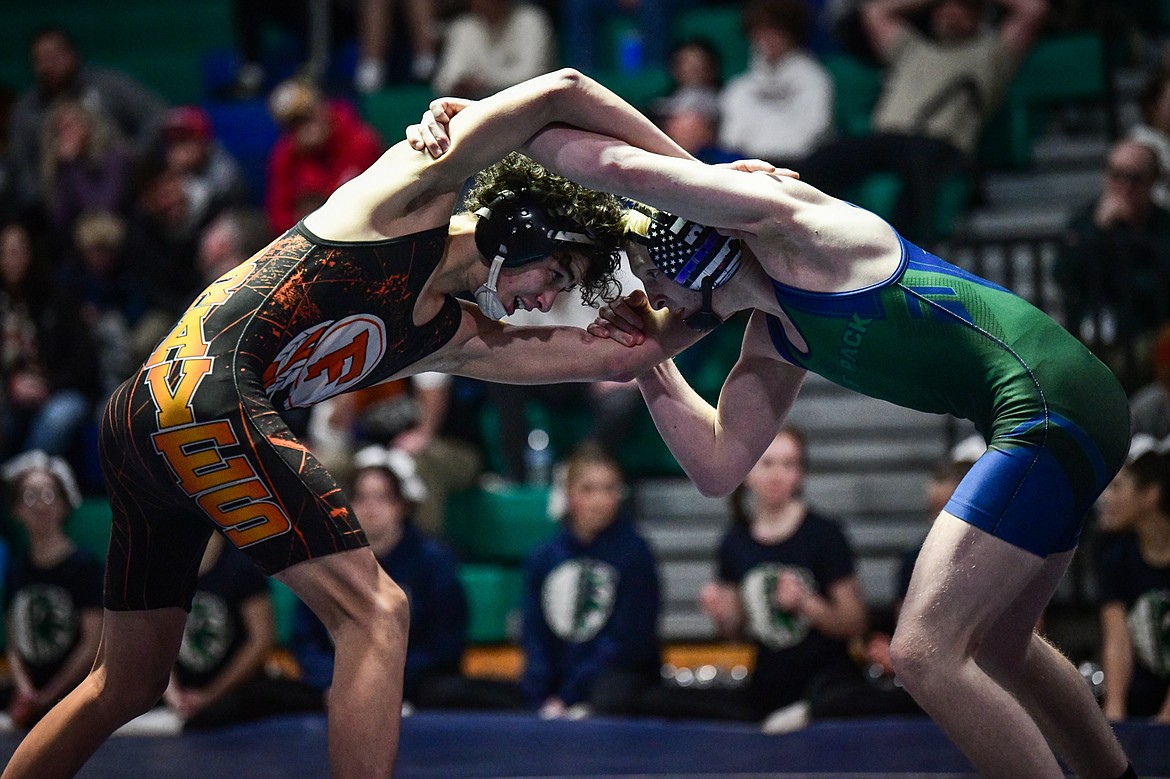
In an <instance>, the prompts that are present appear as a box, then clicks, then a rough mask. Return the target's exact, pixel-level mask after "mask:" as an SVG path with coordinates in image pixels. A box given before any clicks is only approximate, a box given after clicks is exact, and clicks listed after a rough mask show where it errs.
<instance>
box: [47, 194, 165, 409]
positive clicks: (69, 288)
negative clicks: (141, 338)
mask: <svg viewBox="0 0 1170 779" xmlns="http://www.w3.org/2000/svg"><path fill="white" fill-rule="evenodd" d="M125 243H126V220H124V219H123V218H122V217H121V216H119V215H117V214H113V213H110V212H108V211H94V212H89V213H85V214H82V215H81V216H80V217H79V218H78V220H77V224H76V226H75V227H74V229H73V245H74V249H75V250H76V251H75V254H76V256H75V257H71V258H70V259H69V261H68V262H67V263H66V264H65V265H64V266H63V267H62V268H61V269H60V271H59V272H58V274H57V284H58V285H60V289H61V291H62V292H63V293H64V295H65V297H66V298H67V299H69V300H72V301H75V302H76V303H77V305H78V312H79V314H80V317H81V321H82V323H83V324H84V326H85V327H86V328H87V329H88V330H89V332H90V334H91V336H92V340H93V345H94V349H95V352H96V355H95V356H96V360H97V366H98V385H99V391H98V395H99V397H103V398H104V397H105V396H106V395H108V394H109V393H110V392H112V391H113V390H114V388H115V387H117V386H118V385H119V384H121V383H122V382H123V381H125V379H126V377H127V376H129V375H130V372H131V371H132V370H133V368H134V367H135V363H133V362H131V348H130V344H131V342H132V337H131V331H132V329H133V328H134V327H135V326H136V325H137V324H138V320H139V319H140V318H141V317H142V315H143V313H144V312H145V310H146V296H145V294H144V292H143V291H142V288H141V285H140V283H139V282H138V280H137V279H136V278H134V277H133V276H132V275H131V274H130V273H129V272H128V271H127V269H126V263H125V257H124V251H125Z"/></svg>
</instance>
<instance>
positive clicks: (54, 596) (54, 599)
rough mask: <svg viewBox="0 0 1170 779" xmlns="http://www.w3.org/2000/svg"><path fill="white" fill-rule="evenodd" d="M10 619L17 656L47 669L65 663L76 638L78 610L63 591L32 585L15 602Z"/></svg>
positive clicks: (14, 599) (43, 585)
mask: <svg viewBox="0 0 1170 779" xmlns="http://www.w3.org/2000/svg"><path fill="white" fill-rule="evenodd" d="M8 618H9V619H10V620H11V621H12V624H11V626H10V628H9V631H10V634H11V636H12V640H13V641H14V642H15V644H16V652H17V654H19V655H20V656H21V657H22V658H24V659H25V660H26V661H27V662H29V663H33V664H35V665H47V664H49V663H55V662H57V661H59V660H62V659H64V657H65V655H66V654H67V653H68V652H69V650H71V649H72V648H73V643H74V641H75V640H76V638H77V630H78V623H77V609H75V608H74V606H73V598H72V597H71V596H70V595H69V591H68V590H66V589H65V588H64V587H59V586H57V585H55V584H32V585H29V586H28V587H23V588H21V589H20V591H19V592H17V593H16V596H15V597H14V598H13V600H12V606H11V610H10V611H9V613H8Z"/></svg>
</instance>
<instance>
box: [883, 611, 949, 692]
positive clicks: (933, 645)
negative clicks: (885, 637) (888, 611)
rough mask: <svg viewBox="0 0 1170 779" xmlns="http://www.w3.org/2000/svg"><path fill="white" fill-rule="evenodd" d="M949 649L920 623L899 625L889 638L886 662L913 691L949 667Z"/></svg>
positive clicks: (940, 678)
mask: <svg viewBox="0 0 1170 779" xmlns="http://www.w3.org/2000/svg"><path fill="white" fill-rule="evenodd" d="M951 654H952V653H951V652H949V651H947V649H946V648H945V647H942V646H940V644H939V641H938V640H937V637H936V636H933V635H931V633H930V631H929V630H927V629H926V628H925V627H924V626H922V625H913V626H908V625H905V624H902V625H899V626H898V629H897V630H895V631H894V635H893V638H891V639H890V663H891V665H893V667H894V673H895V674H896V675H897V677H898V679H899V680H901V682H902V683H903V684H904V685H905V686H906V687H907V689H909V690H911V692H914V691H915V690H919V689H923V688H926V687H929V686H930V685H931V684H933V683H935V682H938V681H942V682H944V683H945V679H946V676H947V675H948V674H949V673H950V672H951V671H952V670H953V669H952V668H951V659H952V658H951Z"/></svg>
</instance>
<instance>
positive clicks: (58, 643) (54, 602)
mask: <svg viewBox="0 0 1170 779" xmlns="http://www.w3.org/2000/svg"><path fill="white" fill-rule="evenodd" d="M3 476H4V482H5V486H6V487H7V489H8V508H9V511H10V512H11V514H12V517H13V518H14V519H15V520H16V521H17V523H19V525H20V527H21V528H23V530H24V532H25V533H26V534H27V536H28V549H27V551H25V552H24V553H23V554H20V555H16V556H15V558H14V560H13V563H12V566H11V568H10V569H9V572H8V578H7V582H6V586H5V591H6V593H7V596H6V604H5V607H6V612H7V617H8V619H7V625H8V628H7V630H8V635H7V646H8V664H9V668H10V669H11V673H12V687H11V689H9V690H7V691H6V692H5V696H6V698H7V700H6V702H5V706H6V708H7V712H8V715H9V716H10V717H11V718H12V722H13V724H14V725H16V726H17V727H19V728H28V727H31V726H32V725H33V724H35V723H36V722H37V720H39V719H40V718H41V716H42V715H44V713H45V712H47V711H48V710H49V709H50V708H51V707H52V706H53V704H55V703H56V702H57V701H58V700H60V699H61V698H63V697H64V696H65V695H66V694H67V693H68V692H70V691H71V690H72V689H73V688H74V687H76V686H77V684H78V682H80V681H81V680H82V679H84V678H85V675H86V673H87V672H88V671H89V669H90V666H92V665H93V661H94V658H95V657H96V656H97V647H98V638H99V637H100V636H101V628H102V564H101V563H100V562H98V560H97V559H96V558H94V556H93V555H92V554H90V553H89V552H87V551H85V550H83V549H79V548H78V547H77V544H75V543H74V542H73V540H72V539H71V538H69V536H67V535H66V534H65V520H66V518H67V517H68V516H69V514H70V512H71V511H72V510H73V509H75V508H77V506H79V505H80V504H81V494H80V492H78V489H77V482H76V480H75V479H74V477H73V471H72V470H71V469H70V468H69V465H68V464H67V463H66V462H65V461H64V460H62V459H61V458H59V457H51V456H49V455H46V454H45V453H44V452H42V451H40V450H34V451H30V452H26V453H24V454H22V455H20V456H18V457H15V458H13V459H12V460H10V461H9V462H8V463H7V464H6V465H5V466H4V469H3Z"/></svg>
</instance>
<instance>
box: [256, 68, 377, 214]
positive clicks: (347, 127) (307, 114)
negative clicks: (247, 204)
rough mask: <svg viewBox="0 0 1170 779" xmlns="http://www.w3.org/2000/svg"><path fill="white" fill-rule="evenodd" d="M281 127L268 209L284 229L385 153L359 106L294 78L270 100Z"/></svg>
mask: <svg viewBox="0 0 1170 779" xmlns="http://www.w3.org/2000/svg"><path fill="white" fill-rule="evenodd" d="M268 109H269V111H270V112H271V113H272V118H273V119H275V120H276V123H277V124H278V125H279V126H280V128H281V136H280V138H278V139H277V141H276V145H275V146H274V147H273V149H272V154H271V156H270V157H269V158H268V193H267V197H266V198H265V207H266V210H267V211H268V221H269V222H270V224H271V225H272V229H273V230H275V231H276V232H278V233H279V232H284V231H285V230H287V229H288V228H290V227H292V226H293V225H295V224H296V223H297V220H299V219H300V218H301V217H302V216H304V215H305V214H308V213H309V212H310V211H312V210H314V209H315V208H317V206H319V205H321V204H322V203H324V202H325V198H326V197H327V196H328V195H329V193H330V192H332V191H333V190H335V189H337V187H338V186H340V185H341V184H343V183H345V182H346V181H348V180H349V179H351V178H353V177H354V176H356V175H357V174H358V173H361V172H362V171H363V170H365V169H366V168H368V167H369V166H370V165H372V164H373V163H374V161H375V160H376V159H378V157H379V155H381V153H382V149H383V146H382V139H381V138H380V137H379V135H378V133H377V131H376V130H374V128H372V127H370V126H369V125H368V124H366V123H365V122H363V121H362V120H361V118H359V117H358V115H357V112H356V111H355V110H354V108H353V106H352V105H350V104H348V103H345V102H342V101H331V100H326V99H325V98H324V96H322V94H321V92H320V91H319V90H318V89H317V88H316V87H315V86H313V85H312V84H310V83H308V82H306V81H301V80H298V79H289V80H288V81H285V82H283V83H281V84H278V85H277V87H276V89H274V90H272V94H271V95H270V96H269V98H268Z"/></svg>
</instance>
